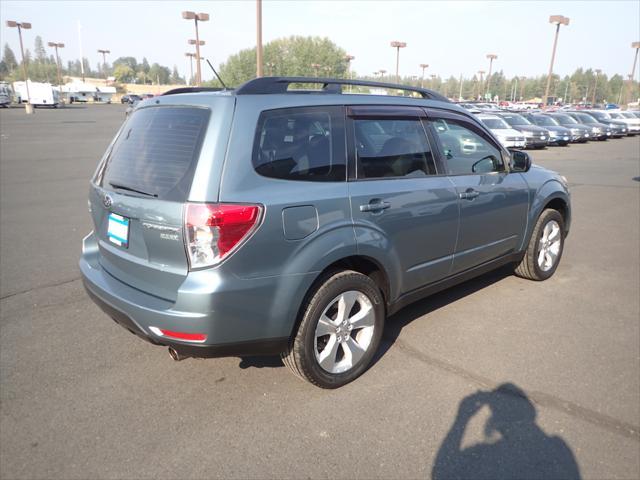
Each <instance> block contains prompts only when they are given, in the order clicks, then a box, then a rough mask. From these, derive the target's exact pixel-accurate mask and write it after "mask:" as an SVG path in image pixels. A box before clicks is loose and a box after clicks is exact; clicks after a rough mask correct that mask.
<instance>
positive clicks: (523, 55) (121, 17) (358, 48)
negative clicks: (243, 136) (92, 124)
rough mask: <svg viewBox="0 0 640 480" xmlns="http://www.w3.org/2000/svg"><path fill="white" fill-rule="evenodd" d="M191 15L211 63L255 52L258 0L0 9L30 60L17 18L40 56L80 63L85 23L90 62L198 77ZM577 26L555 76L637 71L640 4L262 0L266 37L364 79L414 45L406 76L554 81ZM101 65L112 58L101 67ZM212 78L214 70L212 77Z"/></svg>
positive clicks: (6, 38)
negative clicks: (322, 56) (286, 41)
mask: <svg viewBox="0 0 640 480" xmlns="http://www.w3.org/2000/svg"><path fill="white" fill-rule="evenodd" d="M182 10H195V11H198V12H207V13H209V14H210V15H211V21H209V22H207V23H203V24H201V29H200V32H201V33H200V35H201V37H200V38H201V39H202V40H205V41H206V46H205V47H204V48H203V50H202V55H203V56H204V57H208V58H209V59H210V60H211V61H212V63H213V64H214V65H218V64H220V63H221V62H223V61H224V60H225V59H226V58H227V57H228V56H229V55H231V54H233V53H235V52H237V51H238V50H240V49H243V48H250V47H253V46H254V45H255V1H254V0H245V1H242V0H238V1H183V2H177V1H154V2H144V1H128V2H120V1H96V0H90V1H84V2H80V1H52V0H48V1H44V2H36V1H25V0H22V1H11V0H2V1H0V18H1V19H2V27H1V29H0V34H1V39H2V43H3V44H4V43H5V42H8V43H9V45H10V46H11V47H12V48H13V49H14V52H15V53H16V55H19V53H18V52H19V44H18V35H17V32H16V30H15V29H10V28H8V27H7V26H6V24H5V21H6V20H15V21H27V22H31V23H32V25H33V29H32V30H29V31H25V32H24V41H25V46H26V47H28V48H29V49H31V50H33V41H34V38H35V36H36V35H40V36H42V38H43V40H44V42H45V45H46V42H48V41H56V42H64V43H65V44H66V48H65V49H63V50H62V51H61V52H62V53H61V56H62V59H63V61H64V62H65V63H66V61H67V60H69V59H76V58H79V57H80V45H79V40H78V26H77V25H78V22H80V24H81V25H82V44H83V51H84V56H85V57H88V58H89V60H90V62H91V64H92V66H93V67H94V68H95V64H96V62H97V61H98V59H99V58H100V57H99V55H98V53H97V51H96V50H97V49H99V48H102V49H110V50H111V52H112V53H111V56H110V57H108V61H109V60H114V59H115V58H117V57H119V56H134V57H136V58H137V59H138V60H141V59H142V57H143V56H146V57H147V59H148V60H149V62H150V63H153V62H158V63H160V64H163V65H167V66H169V67H172V66H173V65H176V66H177V67H178V69H179V70H180V72H181V74H183V75H184V74H185V73H186V72H187V69H188V63H187V60H188V59H187V58H186V57H185V56H184V54H185V52H187V51H190V48H189V46H188V45H187V39H189V38H192V37H193V36H194V32H193V22H188V21H186V20H183V19H182V18H181V16H180V12H181V11H182ZM555 14H560V15H564V16H567V17H569V18H570V19H571V23H570V25H569V26H568V27H564V26H563V27H562V28H561V31H560V39H559V42H558V53H557V56H556V63H555V68H554V71H555V72H556V73H559V74H561V75H563V74H567V73H572V72H573V71H574V70H575V69H576V68H578V67H585V68H589V67H592V68H600V69H602V70H603V71H604V72H605V73H607V74H608V75H613V74H615V73H620V74H622V75H625V76H626V75H628V74H629V73H630V71H631V67H632V63H633V53H634V52H633V50H632V48H631V43H632V42H634V41H638V40H640V3H639V2H638V0H630V1H571V2H557V1H529V2H524V1H523V2H518V1H499V2H483V1H472V2H463V1H447V2H436V1H433V2H431V1H415V2H414V1H304V0H298V1H294V0H290V1H269V0H265V1H264V3H263V41H264V42H265V43H266V42H268V41H269V40H273V39H275V38H279V37H286V36H290V35H319V36H326V37H329V38H330V39H331V40H333V41H334V42H335V43H337V44H338V45H339V46H341V47H342V48H344V49H345V50H346V51H347V52H348V53H350V54H351V55H355V57H356V58H355V60H354V61H353V63H352V68H353V70H354V71H355V72H357V73H359V74H362V75H365V74H368V75H370V74H372V73H373V72H374V71H377V70H380V69H385V70H387V71H389V72H393V71H395V49H392V48H391V47H390V46H389V42H390V41H391V40H400V41H404V42H407V48H405V49H403V50H401V53H400V73H401V75H418V74H419V73H420V72H419V70H420V69H419V67H418V65H419V64H420V63H427V64H429V65H430V67H429V69H428V70H427V74H430V73H435V74H438V75H441V76H449V75H455V76H458V75H460V74H463V75H465V76H471V75H473V73H475V72H477V71H478V70H480V69H482V70H487V69H488V60H486V58H485V57H486V54H487V53H495V54H497V55H498V59H497V61H496V62H495V63H494V69H495V70H503V71H504V73H505V74H506V75H507V76H513V75H541V74H546V72H547V69H548V66H549V59H550V56H551V47H552V43H553V32H554V27H553V26H552V25H550V24H549V23H548V17H549V15H555ZM100 61H101V60H100ZM210 76H211V75H210V72H209V71H208V68H207V69H206V76H205V78H207V79H208V78H209V77H210Z"/></svg>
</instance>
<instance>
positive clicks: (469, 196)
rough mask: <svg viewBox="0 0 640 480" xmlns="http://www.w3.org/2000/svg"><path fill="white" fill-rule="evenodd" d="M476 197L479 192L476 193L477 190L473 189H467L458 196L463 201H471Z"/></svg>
mask: <svg viewBox="0 0 640 480" xmlns="http://www.w3.org/2000/svg"><path fill="white" fill-rule="evenodd" d="M478 195H480V192H478V191H477V190H474V189H473V188H467V190H466V191H464V192H462V193H460V194H459V195H458V196H459V197H460V198H461V199H464V200H473V199H474V198H476V197H477V196H478Z"/></svg>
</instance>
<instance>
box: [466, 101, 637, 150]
mask: <svg viewBox="0 0 640 480" xmlns="http://www.w3.org/2000/svg"><path fill="white" fill-rule="evenodd" d="M461 106H462V107H464V108H466V109H467V110H469V111H471V112H472V113H474V114H476V115H477V116H478V119H479V120H480V121H481V122H482V123H484V124H485V125H486V126H487V127H488V128H489V129H490V130H491V131H492V132H493V133H494V134H495V135H496V137H498V139H499V140H500V142H501V143H502V144H503V145H504V146H505V147H507V148H545V147H546V146H548V145H556V146H566V145H568V144H570V143H585V142H588V141H590V140H599V141H604V140H607V139H608V138H622V137H624V136H633V135H638V134H640V111H631V110H627V111H621V110H605V109H593V110H578V109H576V110H572V109H569V108H564V109H554V110H553V111H551V110H528V111H514V110H510V109H505V108H500V107H499V106H498V105H496V104H487V103H482V104H473V103H465V104H461Z"/></svg>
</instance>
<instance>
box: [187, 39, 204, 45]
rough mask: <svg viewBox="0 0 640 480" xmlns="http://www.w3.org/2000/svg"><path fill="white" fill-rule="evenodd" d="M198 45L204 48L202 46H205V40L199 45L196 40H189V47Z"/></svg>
mask: <svg viewBox="0 0 640 480" xmlns="http://www.w3.org/2000/svg"><path fill="white" fill-rule="evenodd" d="M196 44H198V45H200V46H202V45H204V40H200V42H199V43H198V42H196V41H195V40H193V39H191V40H189V45H196Z"/></svg>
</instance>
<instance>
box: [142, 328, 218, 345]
mask: <svg viewBox="0 0 640 480" xmlns="http://www.w3.org/2000/svg"><path fill="white" fill-rule="evenodd" d="M149 330H151V331H152V332H153V333H155V334H156V335H158V336H159V337H167V338H173V339H175V340H183V341H185V342H197V343H203V342H205V341H206V340H207V336H206V335H205V334H204V333H185V332H174V331H173V330H164V329H162V328H158V327H149Z"/></svg>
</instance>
